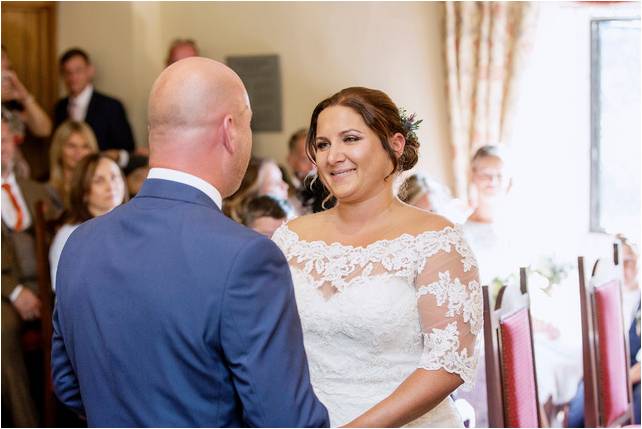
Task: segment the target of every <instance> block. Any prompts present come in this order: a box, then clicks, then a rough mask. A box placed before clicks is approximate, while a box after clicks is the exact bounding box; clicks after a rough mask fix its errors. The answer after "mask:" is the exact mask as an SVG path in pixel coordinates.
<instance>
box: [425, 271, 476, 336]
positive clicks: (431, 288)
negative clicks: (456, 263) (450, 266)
mask: <svg viewBox="0 0 642 429" xmlns="http://www.w3.org/2000/svg"><path fill="white" fill-rule="evenodd" d="M429 293H430V294H433V295H434V296H435V297H436V299H437V305H439V306H442V305H443V304H444V303H445V302H446V301H448V312H447V313H446V316H448V317H453V316H455V315H456V314H463V317H464V322H466V323H468V324H469V325H470V332H471V333H473V334H475V335H476V334H478V333H479V331H481V327H482V316H483V314H482V294H481V286H480V284H479V282H478V281H477V280H473V281H471V282H470V283H468V286H464V285H463V284H462V283H461V281H460V280H459V279H454V280H451V279H450V273H449V272H448V271H446V272H443V273H439V281H438V282H435V283H431V284H429V285H427V286H421V287H419V289H418V290H417V298H420V297H421V296H423V295H426V294H429Z"/></svg>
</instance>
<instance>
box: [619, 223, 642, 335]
mask: <svg viewBox="0 0 642 429" xmlns="http://www.w3.org/2000/svg"><path fill="white" fill-rule="evenodd" d="M616 238H617V239H618V240H620V242H621V243H622V247H621V251H622V271H623V276H624V279H623V280H624V282H623V285H624V287H623V288H622V311H623V313H624V324H625V327H626V328H628V327H629V325H630V324H631V320H633V317H634V315H635V309H636V307H637V305H638V301H639V299H640V277H639V274H640V270H639V267H638V260H639V258H640V253H639V251H638V246H637V245H636V244H635V243H634V242H633V241H631V240H629V239H628V238H627V237H625V236H624V235H622V234H617V235H616Z"/></svg>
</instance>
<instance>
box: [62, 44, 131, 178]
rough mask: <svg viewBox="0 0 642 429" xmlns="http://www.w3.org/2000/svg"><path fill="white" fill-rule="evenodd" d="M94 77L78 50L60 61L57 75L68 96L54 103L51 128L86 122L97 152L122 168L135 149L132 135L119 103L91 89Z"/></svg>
mask: <svg viewBox="0 0 642 429" xmlns="http://www.w3.org/2000/svg"><path fill="white" fill-rule="evenodd" d="M94 73H95V70H94V66H93V65H92V64H91V61H90V59H89V55H88V54H87V53H86V52H85V51H83V50H82V49H78V48H73V49H70V50H68V51H67V52H65V53H64V54H63V55H62V56H61V57H60V74H61V75H62V78H63V81H64V83H65V87H66V88H67V92H68V94H69V95H68V96H67V97H65V98H63V99H61V100H60V101H58V103H56V106H55V107H54V125H55V126H56V127H57V126H58V125H60V124H61V123H63V122H64V121H65V120H67V119H73V120H74V121H77V122H82V121H84V122H87V124H89V126H90V127H91V129H92V130H93V132H94V134H95V135H96V140H97V142H98V147H99V148H100V150H101V151H103V152H105V153H106V154H107V155H108V156H109V157H111V158H112V159H114V160H115V161H117V162H118V165H120V166H121V167H122V168H124V167H125V166H126V165H127V163H128V162H129V153H130V152H133V151H134V149H135V148H136V145H135V144H134V135H133V134H132V129H131V126H130V125H129V121H128V120H127V113H126V112H125V108H124V107H123V105H122V103H121V102H120V101H118V100H117V99H115V98H113V97H110V96H108V95H105V94H102V93H100V92H98V91H96V90H95V89H94V86H93V84H92V81H93V78H94Z"/></svg>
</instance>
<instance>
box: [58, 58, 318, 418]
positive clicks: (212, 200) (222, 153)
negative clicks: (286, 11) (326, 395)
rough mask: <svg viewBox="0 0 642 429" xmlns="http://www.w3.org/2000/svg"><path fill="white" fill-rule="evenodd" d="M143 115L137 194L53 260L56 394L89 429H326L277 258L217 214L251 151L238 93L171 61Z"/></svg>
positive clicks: (226, 82) (200, 66) (204, 65)
mask: <svg viewBox="0 0 642 429" xmlns="http://www.w3.org/2000/svg"><path fill="white" fill-rule="evenodd" d="M148 116H149V117H148V120H149V146H150V151H151V154H150V166H151V167H152V169H151V171H150V172H149V176H148V178H147V180H146V181H145V183H144V185H143V187H142V189H141V191H140V193H139V194H138V195H137V196H136V198H134V199H133V200H132V201H130V202H129V203H128V204H126V205H124V206H121V207H120V208H117V209H115V210H114V211H112V212H111V213H109V214H107V215H104V216H101V217H98V218H95V219H93V220H91V221H89V222H86V223H85V224H83V225H81V226H80V227H79V228H78V229H77V230H76V231H75V232H74V233H73V234H72V236H71V237H70V239H69V241H68V242H67V244H66V246H65V248H64V250H63V253H62V257H61V260H60V265H59V268H58V277H57V285H58V287H57V290H56V292H57V301H56V308H55V312H54V336H53V351H52V372H53V381H54V388H55V391H56V394H57V395H58V398H59V399H60V400H61V401H62V402H63V403H64V404H66V405H67V406H69V407H71V408H73V409H75V410H77V411H78V412H80V413H83V414H85V415H86V416H87V420H88V424H89V425H90V426H112V427H119V426H128V427H140V426H156V427H179V426H180V427H184V426H191V427H195V426H209V427H230V426H231V427H243V426H271V427H280V426H290V427H304V426H327V425H328V424H329V421H328V414H327V411H326V409H325V407H324V406H323V405H322V404H321V403H320V402H319V400H318V399H317V397H316V396H315V394H314V392H313V390H312V387H311V386H310V381H309V373H308V366H307V360H306V356H305V352H304V349H303V338H302V333H301V324H300V321H299V317H298V313H297V308H296V305H295V301H294V292H293V288H292V282H291V278H290V273H289V270H288V266H287V263H286V261H285V258H284V257H283V255H282V253H281V252H280V251H279V250H278V248H277V247H276V245H275V244H273V243H272V242H271V241H270V240H268V239H266V238H263V237H262V236H260V235H258V234H256V233H254V232H252V231H250V230H249V229H246V228H244V227H242V226H240V225H238V224H237V223H235V222H233V221H231V220H229V219H228V218H226V217H225V216H224V215H223V213H222V212H221V210H220V207H221V198H222V197H225V196H228V195H230V194H232V193H233V192H234V191H235V190H236V189H237V188H238V187H239V184H240V182H241V178H242V177H243V174H244V172H245V169H246V168H247V165H248V160H249V157H250V152H251V145H252V132H251V130H250V119H251V117H252V111H251V109H250V105H249V100H248V96H247V93H246V91H245V87H244V86H243V83H242V82H241V80H240V79H239V77H238V76H237V75H236V74H235V73H234V72H233V71H232V70H230V69H229V68H227V67H226V66H224V65H223V64H220V63H218V62H216V61H213V60H209V59H205V58H198V57H193V58H188V59H185V60H182V61H178V62H176V63H174V64H173V65H171V66H169V67H168V68H167V69H165V70H164V71H163V72H162V73H161V75H160V76H159V77H158V79H157V80H156V82H155V83H154V86H153V87H152V90H151V95H150V98H149V108H148Z"/></svg>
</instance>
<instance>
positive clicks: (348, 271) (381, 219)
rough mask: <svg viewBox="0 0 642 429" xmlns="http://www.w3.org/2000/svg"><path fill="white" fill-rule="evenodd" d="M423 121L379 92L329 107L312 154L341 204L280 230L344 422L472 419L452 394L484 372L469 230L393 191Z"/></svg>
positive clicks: (334, 411) (313, 361) (313, 371)
mask: <svg viewBox="0 0 642 429" xmlns="http://www.w3.org/2000/svg"><path fill="white" fill-rule="evenodd" d="M415 125H416V122H414V121H413V120H412V117H405V116H404V115H403V114H402V113H400V111H399V109H398V108H397V106H396V105H395V104H394V102H393V101H392V100H391V99H390V97H388V96H387V95H386V94H385V93H383V92H382V91H379V90H375V89H369V88H362V87H353V88H346V89H343V90H341V91H340V92H338V93H336V94H334V95H333V96H331V97H329V98H327V99H325V100H323V101H322V102H320V103H319V104H318V105H317V106H316V108H315V109H314V111H313V113H312V118H311V120H310V128H309V130H308V138H307V142H306V145H307V148H306V149H307V151H308V153H309V154H310V158H311V159H312V160H313V162H314V163H315V164H316V166H317V171H318V175H319V180H320V182H321V183H322V184H323V185H324V186H325V187H327V189H328V192H329V194H330V195H332V196H333V197H334V198H335V199H336V205H334V206H333V207H332V208H330V209H327V210H325V211H322V212H319V213H315V214H312V215H306V216H301V217H298V218H297V219H295V220H293V221H291V222H289V223H288V224H285V225H283V226H282V227H281V228H279V229H278V230H277V231H276V232H275V233H274V236H273V239H274V241H275V242H276V243H277V244H278V245H279V246H280V247H281V249H282V251H283V253H284V254H285V256H286V258H287V260H288V262H289V264H290V270H291V271H292V277H293V279H294V288H295V296H296V299H297V306H298V309H299V312H300V314H301V321H302V325H303V331H304V336H303V338H304V343H305V347H306V352H307V356H308V359H309V360H310V376H311V380H312V385H313V386H314V388H315V391H316V392H317V394H318V395H319V397H320V398H321V400H322V401H323V402H324V403H325V405H326V407H327V408H328V411H329V413H330V420H331V423H332V425H333V426H339V425H344V427H401V426H404V425H407V424H409V425H412V426H418V427H461V426H462V420H461V417H460V415H459V413H458V412H457V410H456V408H455V406H454V402H453V400H452V399H451V397H450V395H451V394H452V392H453V391H454V390H455V389H456V388H457V387H459V386H460V385H462V384H463V383H466V385H468V383H469V382H470V381H471V380H472V376H473V375H474V373H475V366H476V354H475V344H476V338H477V336H478V335H479V333H480V330H481V321H482V303H481V287H480V285H479V283H478V276H477V268H476V261H475V258H474V256H473V253H472V252H471V251H470V249H469V247H468V245H467V244H466V242H465V240H464V238H463V235H462V232H461V230H460V229H459V228H458V227H455V226H454V225H453V224H452V223H450V222H449V221H448V220H446V219H445V218H443V217H441V216H438V215H435V214H433V213H430V212H427V211H425V210H420V209H417V208H414V207H411V206H408V205H407V204H404V203H402V202H401V201H400V200H399V199H398V198H397V197H396V195H395V193H394V191H393V182H394V180H395V179H396V178H397V177H398V175H399V174H401V173H402V172H403V171H407V170H409V169H411V168H412V167H413V166H414V165H415V164H416V163H417V160H418V156H419V155H418V153H419V141H418V139H417V136H416V134H415V133H414V130H415V129H416V127H415ZM337 356H341V358H340V359H337Z"/></svg>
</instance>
